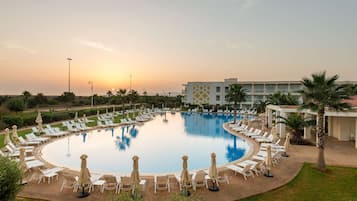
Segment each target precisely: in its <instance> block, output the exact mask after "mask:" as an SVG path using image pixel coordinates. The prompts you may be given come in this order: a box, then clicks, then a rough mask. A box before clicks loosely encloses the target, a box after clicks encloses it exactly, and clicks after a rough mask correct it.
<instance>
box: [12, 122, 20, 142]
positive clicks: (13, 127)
mask: <svg viewBox="0 0 357 201" xmlns="http://www.w3.org/2000/svg"><path fill="white" fill-rule="evenodd" d="M12 137H13V138H14V139H17V138H19V136H18V135H17V126H16V125H13V126H12Z"/></svg>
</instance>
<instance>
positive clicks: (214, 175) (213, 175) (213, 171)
mask: <svg viewBox="0 0 357 201" xmlns="http://www.w3.org/2000/svg"><path fill="white" fill-rule="evenodd" d="M208 176H209V177H210V178H211V179H212V180H214V181H215V182H216V180H217V177H218V171H217V165H216V154H215V153H212V154H211V166H210V167H209V170H208Z"/></svg>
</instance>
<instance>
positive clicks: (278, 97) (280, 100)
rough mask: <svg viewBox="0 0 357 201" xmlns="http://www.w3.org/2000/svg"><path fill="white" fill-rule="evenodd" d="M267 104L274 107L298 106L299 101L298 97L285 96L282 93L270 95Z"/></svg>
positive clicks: (288, 94)
mask: <svg viewBox="0 0 357 201" xmlns="http://www.w3.org/2000/svg"><path fill="white" fill-rule="evenodd" d="M267 104H272V105H298V104H299V100H298V98H297V97H296V96H293V95H291V94H290V93H287V94H283V93H281V92H280V91H278V92H276V93H274V94H270V95H268V97H267Z"/></svg>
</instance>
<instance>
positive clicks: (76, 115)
mask: <svg viewBox="0 0 357 201" xmlns="http://www.w3.org/2000/svg"><path fill="white" fill-rule="evenodd" d="M74 121H78V112H76V113H75V114H74Z"/></svg>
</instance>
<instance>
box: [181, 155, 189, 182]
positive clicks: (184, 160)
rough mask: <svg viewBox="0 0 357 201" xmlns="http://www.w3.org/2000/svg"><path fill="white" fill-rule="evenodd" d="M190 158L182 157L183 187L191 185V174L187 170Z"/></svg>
mask: <svg viewBox="0 0 357 201" xmlns="http://www.w3.org/2000/svg"><path fill="white" fill-rule="evenodd" d="M187 160H188V156H183V157H182V172H181V183H182V184H183V185H185V186H186V185H190V182H191V180H190V178H189V173H188V170H187V167H188V164H187Z"/></svg>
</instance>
